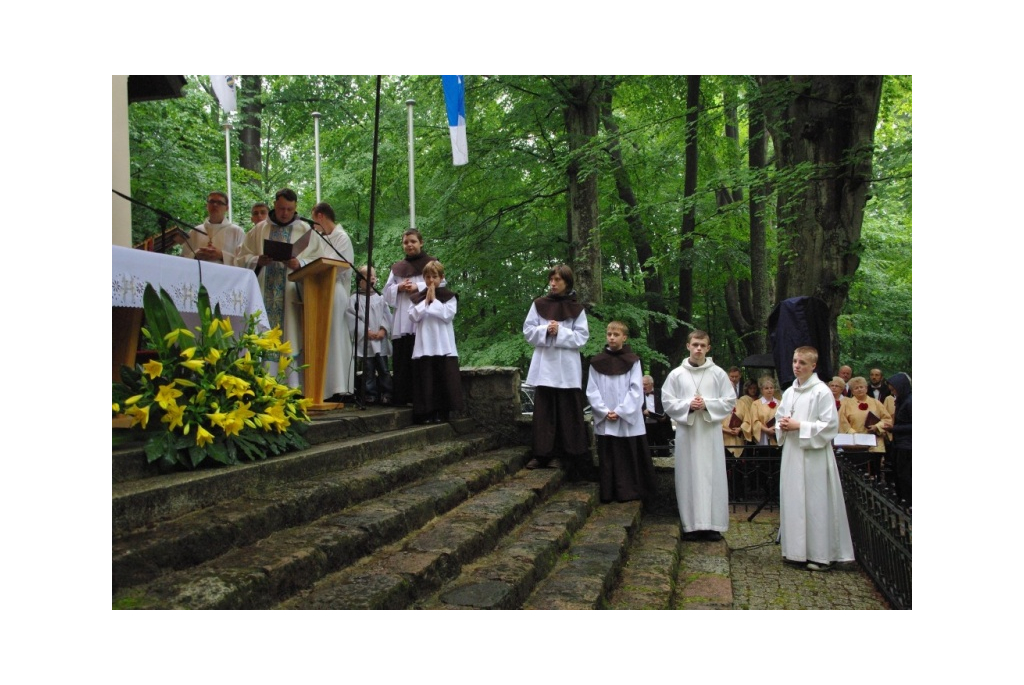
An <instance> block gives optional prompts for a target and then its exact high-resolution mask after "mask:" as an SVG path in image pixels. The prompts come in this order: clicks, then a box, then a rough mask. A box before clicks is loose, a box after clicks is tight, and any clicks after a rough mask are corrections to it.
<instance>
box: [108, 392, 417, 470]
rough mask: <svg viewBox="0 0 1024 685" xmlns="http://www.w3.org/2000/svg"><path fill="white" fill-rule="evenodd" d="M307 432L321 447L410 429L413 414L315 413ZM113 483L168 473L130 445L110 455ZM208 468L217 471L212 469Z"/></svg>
mask: <svg viewBox="0 0 1024 685" xmlns="http://www.w3.org/2000/svg"><path fill="white" fill-rule="evenodd" d="M312 418H313V421H312V422H311V423H310V424H309V427H308V428H307V429H306V433H305V438H306V440H307V441H308V442H309V444H310V446H311V447H312V446H315V445H322V444H324V443H328V442H332V441H335V440H344V439H346V438H355V437H358V436H360V435H376V434H380V433H384V432H387V431H393V430H401V429H403V428H406V427H408V426H411V425H412V410H411V409H405V408H390V407H389V408H383V407H381V408H372V409H366V410H353V409H345V410H333V411H326V412H317V413H315V414H313V416H312ZM112 457H113V459H112V465H113V473H112V476H113V482H114V483H125V482H128V481H133V480H140V479H144V478H156V477H158V476H161V475H165V474H167V473H174V472H179V471H177V470H172V471H168V470H166V468H161V467H160V465H159V464H149V463H147V462H146V453H145V451H144V450H143V444H142V443H141V442H133V443H130V444H127V445H124V446H121V447H118V448H117V449H114V450H113V451H112ZM210 468H213V469H216V468H220V467H218V466H211V467H210Z"/></svg>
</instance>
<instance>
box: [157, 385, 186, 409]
mask: <svg viewBox="0 0 1024 685" xmlns="http://www.w3.org/2000/svg"><path fill="white" fill-rule="evenodd" d="M184 394H185V393H183V392H182V391H181V390H178V389H177V388H175V387H174V384H173V383H171V384H170V385H161V386H160V391H159V392H157V394H156V397H155V398H154V399H153V401H154V402H156V403H157V404H159V405H160V408H161V409H164V410H166V409H167V405H168V404H175V401H174V400H175V399H176V398H178V397H181V396H182V395H184Z"/></svg>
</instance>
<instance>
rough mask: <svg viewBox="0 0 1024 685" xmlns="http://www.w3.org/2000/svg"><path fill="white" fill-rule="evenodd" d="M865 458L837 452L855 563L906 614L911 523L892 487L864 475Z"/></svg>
mask: <svg viewBox="0 0 1024 685" xmlns="http://www.w3.org/2000/svg"><path fill="white" fill-rule="evenodd" d="M863 462H864V457H863V455H860V454H854V453H851V454H846V453H844V452H843V451H842V450H841V449H840V450H836V463H837V464H838V465H839V477H840V480H842V483H843V499H845V500H846V513H847V516H848V518H849V519H850V535H851V536H852V537H853V548H854V551H855V553H856V556H857V561H858V562H860V565H861V566H862V567H863V568H864V570H865V571H866V572H867V574H868V575H869V576H871V579H872V580H873V581H874V582H875V586H876V587H877V588H878V590H879V591H880V592H881V593H882V594H883V595H884V596H885V598H886V599H887V600H888V601H889V604H891V605H892V607H893V608H894V609H910V608H911V606H912V602H911V599H912V589H913V587H912V581H913V563H912V562H913V559H912V552H913V519H912V517H911V510H910V507H908V506H905V505H904V503H903V502H901V501H900V500H899V499H898V498H897V496H896V491H895V490H894V489H893V487H892V485H891V484H889V483H885V482H882V481H880V480H879V479H878V478H875V477H873V476H868V475H867V474H866V473H865V471H864V466H863Z"/></svg>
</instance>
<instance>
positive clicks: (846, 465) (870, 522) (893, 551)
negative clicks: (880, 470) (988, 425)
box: [726, 445, 913, 609]
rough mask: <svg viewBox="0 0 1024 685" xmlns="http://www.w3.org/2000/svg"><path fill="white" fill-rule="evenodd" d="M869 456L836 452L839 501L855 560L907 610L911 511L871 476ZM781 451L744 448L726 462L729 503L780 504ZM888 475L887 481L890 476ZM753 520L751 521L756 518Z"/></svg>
mask: <svg viewBox="0 0 1024 685" xmlns="http://www.w3.org/2000/svg"><path fill="white" fill-rule="evenodd" d="M871 456H872V455H869V454H866V453H862V452H844V451H843V450H842V449H837V450H836V463H837V465H838V466H839V477H840V480H841V481H842V484H843V499H844V500H845V501H846V513H847V517H848V518H849V521H850V536H851V537H852V538H853V547H854V552H855V553H856V558H857V561H858V562H859V563H860V565H861V567H862V568H863V569H864V571H865V572H866V573H867V574H868V576H870V578H871V580H872V581H874V583H875V586H876V587H877V588H878V590H879V592H881V593H882V595H883V596H885V598H886V600H888V602H889V604H890V605H891V606H892V607H893V608H895V609H910V608H911V599H912V580H913V573H912V570H913V564H912V551H913V544H912V543H913V540H912V538H913V524H912V517H911V510H910V507H907V506H905V505H904V504H903V503H901V502H900V501H899V499H898V498H897V497H896V492H895V490H894V489H893V487H892V485H891V484H889V483H886V482H884V481H883V480H882V479H880V478H877V477H874V476H869V475H868V474H867V470H866V462H867V461H868V460H869V459H870V457H871ZM781 465H782V450H781V448H779V447H776V446H756V447H755V446H749V445H748V446H747V447H745V448H744V451H743V454H742V456H739V457H733V456H729V457H728V458H727V459H726V474H727V477H728V480H729V503H730V504H732V505H758V509H757V511H760V510H761V509H762V508H767V509H768V510H769V511H773V510H775V509H776V508H777V507H778V505H779V472H780V470H781ZM884 475H889V476H890V479H891V474H884ZM757 511H755V512H754V514H753V515H751V517H750V518H751V519H752V518H753V517H754V515H756V514H757Z"/></svg>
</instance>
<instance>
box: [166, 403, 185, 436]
mask: <svg viewBox="0 0 1024 685" xmlns="http://www.w3.org/2000/svg"><path fill="white" fill-rule="evenodd" d="M184 416H185V408H184V407H179V406H178V405H176V404H171V406H169V407H167V408H166V413H165V414H164V415H163V418H161V419H160V421H161V422H162V423H166V424H167V430H169V431H172V430H174V429H175V428H176V427H178V426H181V425H182V423H181V422H182V419H183V418H184Z"/></svg>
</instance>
